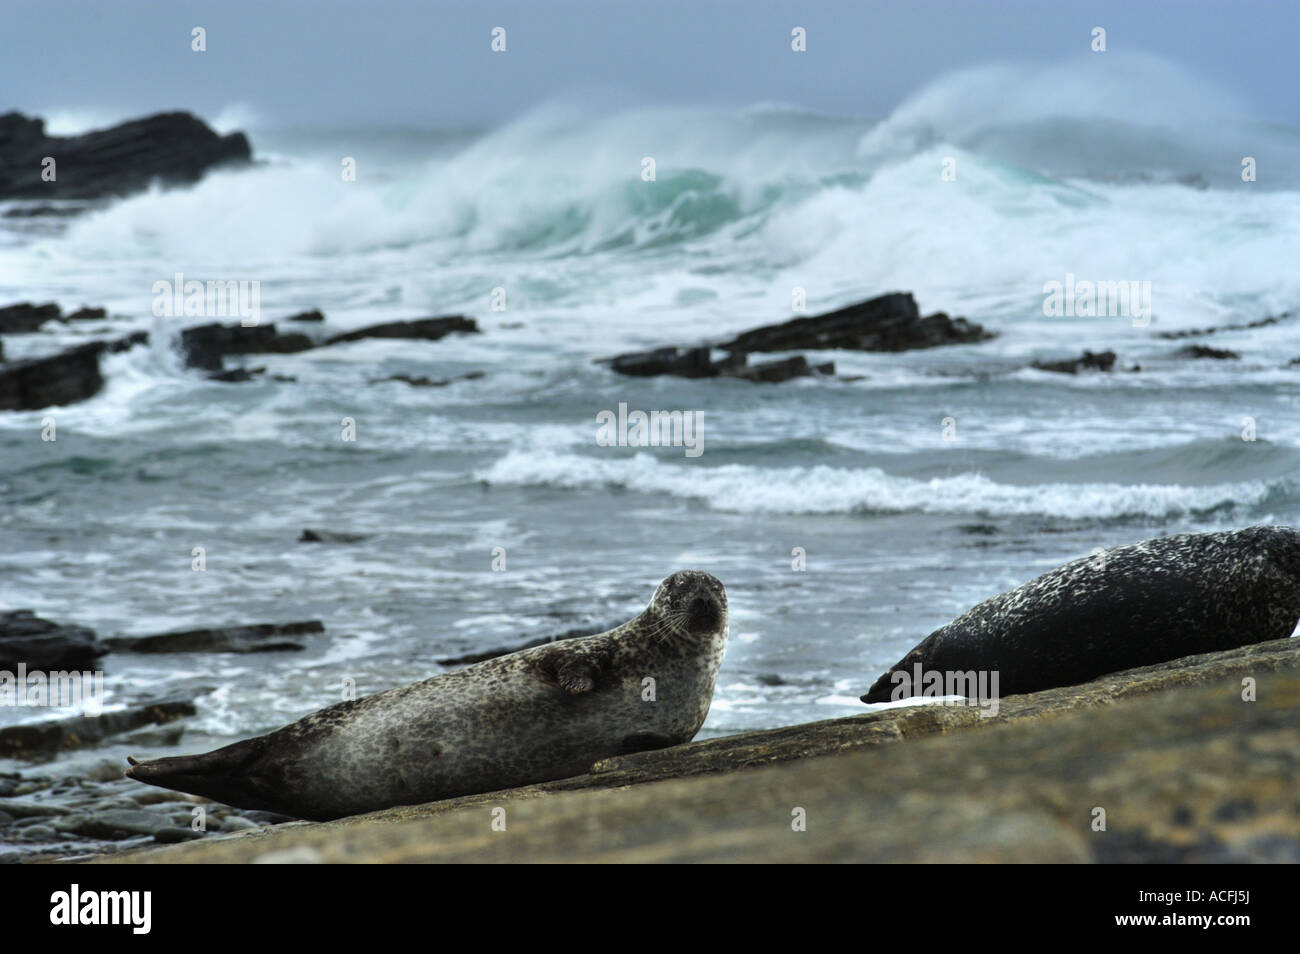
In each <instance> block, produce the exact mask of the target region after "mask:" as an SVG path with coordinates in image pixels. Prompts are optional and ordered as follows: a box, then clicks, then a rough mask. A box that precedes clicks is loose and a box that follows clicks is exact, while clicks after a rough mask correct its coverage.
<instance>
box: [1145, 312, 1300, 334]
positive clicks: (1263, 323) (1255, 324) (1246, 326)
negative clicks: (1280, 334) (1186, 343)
mask: <svg viewBox="0 0 1300 954" xmlns="http://www.w3.org/2000/svg"><path fill="white" fill-rule="evenodd" d="M1293 314H1294V312H1290V311H1284V312H1282V314H1280V315H1270V316H1269V317H1267V318H1260V319H1258V320H1256V321H1248V322H1245V323H1243V324H1236V325H1217V326H1215V327H1213V328H1186V329H1183V330H1182V331H1162V332H1160V337H1161V338H1167V339H1172V340H1177V339H1179V338H1198V337H1200V336H1201V335H1213V334H1217V333H1218V332H1220V331H1248V330H1250V329H1252V328H1267V327H1268V326H1269V325H1276V324H1277V323H1278V322H1280V321H1283V320H1285V319H1287V318H1290V317H1292V315H1293Z"/></svg>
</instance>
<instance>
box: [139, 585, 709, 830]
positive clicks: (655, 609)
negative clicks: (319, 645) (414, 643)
mask: <svg viewBox="0 0 1300 954" xmlns="http://www.w3.org/2000/svg"><path fill="white" fill-rule="evenodd" d="M726 639H727V595H726V591H725V590H724V589H723V586H722V583H720V582H719V581H718V580H717V579H716V578H715V577H713V576H711V575H710V574H708V573H704V572H701V571H698V570H683V571H679V572H677V573H674V574H672V575H671V576H669V577H668V578H667V579H666V580H664V581H663V583H661V584H660V585H659V587H658V589H657V590H656V591H655V594H654V598H653V599H652V600H651V601H650V604H649V606H647V607H646V609H645V610H644V611H643V612H642V613H641V615H639V616H637V617H636V618H635V619H633V620H631V621H629V622H627V623H624V624H623V625H621V626H618V627H616V628H614V629H612V630H610V631H609V632H606V633H600V634H598V635H596V636H588V637H585V638H581V639H567V640H562V641H559V642H554V643H548V644H546V645H544V646H538V647H535V648H533V649H526V650H523V651H521V652H516V653H511V654H509V655H506V656H499V657H497V658H495V659H489V660H487V661H485V662H481V663H477V664H476V665H473V666H469V667H467V668H465V669H461V670H459V671H457V672H451V673H445V674H442V675H438V676H434V677H433V678H432V679H426V680H425V681H424V682H419V683H414V684H412V685H408V686H402V687H399V688H396V689H390V690H388V691H386V692H380V693H378V694H376V695H373V696H368V697H366V698H364V699H357V700H352V701H348V702H343V703H339V704H337V705H333V706H330V707H329V708H327V709H322V710H320V711H319V712H316V713H313V714H312V715H309V716H306V717H304V718H302V719H299V720H298V721H297V722H294V723H292V724H291V725H287V726H285V727H284V728H281V729H277V730H276V731H274V732H271V733H269V734H267V735H263V736H259V737H257V738H253V739H247V740H245V741H242V742H236V743H234V744H233V745H227V746H225V747H224V748H220V749H216V750H215V751H212V752H207V753H205V754H203V755H193V756H181V757H177V758H162V759H156V760H152V761H136V760H135V759H130V760H129V761H130V762H131V767H130V768H129V769H128V770H127V773H126V774H127V776H128V777H129V778H133V779H136V780H137V781H141V782H147V783H148V784H150V785H158V786H161V787H163V788H171V789H176V790H177V791H182V792H191V793H193V794H195V795H203V796H206V797H208V798H211V799H215V800H216V801H220V802H225V803H226V804H229V805H234V806H237V807H239V808H251V809H261V810H266V811H273V812H279V813H281V814H284V815H292V816H294V817H297V818H307V819H312V820H327V819H331V818H339V817H342V816H344V815H355V814H358V813H361V812H369V811H374V810H376V809H380V808H388V807H391V806H394V805H411V804H419V803H422V802H429V801H435V800H437V799H443V798H452V797H454V796H457V795H468V794H472V793H477V792H491V791H496V790H499V789H504V788H512V787H515V786H519V785H527V784H531V783H534V782H545V781H550V780H553V779H559V778H567V777H569V776H572V775H578V774H580V773H582V772H585V771H587V769H588V768H590V767H591V765H592V763H593V762H596V761H597V760H599V759H602V758H608V757H610V756H613V755H620V754H625V753H629V752H637V751H642V750H646V749H655V748H663V747H665V746H669V745H677V744H679V743H682V742H688V741H690V740H691V739H692V738H693V737H694V736H695V733H696V732H698V731H699V728H700V726H701V725H702V724H703V723H704V718H705V716H706V715H708V712H709V703H710V702H711V700H712V698H713V684H714V680H715V678H716V677H717V674H718V667H719V666H720V665H721V663H722V655H723V652H724V650H725V648H726Z"/></svg>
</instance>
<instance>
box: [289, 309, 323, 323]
mask: <svg viewBox="0 0 1300 954" xmlns="http://www.w3.org/2000/svg"><path fill="white" fill-rule="evenodd" d="M324 320H325V316H324V315H323V314H321V312H320V309H319V308H313V309H312V310H311V311H304V312H300V313H299V314H296V315H291V316H290V317H288V318H286V319H285V321H324Z"/></svg>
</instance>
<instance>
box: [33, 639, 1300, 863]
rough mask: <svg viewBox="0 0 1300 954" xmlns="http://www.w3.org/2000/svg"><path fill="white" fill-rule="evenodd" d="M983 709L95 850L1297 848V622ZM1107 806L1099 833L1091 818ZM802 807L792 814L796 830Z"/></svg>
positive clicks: (1112, 852) (791, 731) (1049, 854)
mask: <svg viewBox="0 0 1300 954" xmlns="http://www.w3.org/2000/svg"><path fill="white" fill-rule="evenodd" d="M1245 680H1251V682H1250V686H1251V687H1252V689H1253V692H1254V695H1253V699H1254V700H1255V701H1246V699H1244V698H1243V692H1244V687H1245V685H1246V683H1245V682H1244V681H1245ZM980 711H981V710H979V709H978V708H976V707H970V706H954V707H949V706H940V705H921V706H910V707H903V708H893V709H887V710H881V711H876V712H872V713H868V714H864V715H861V716H853V717H849V718H844V719H833V720H829V721H826V722H817V723H812V724H808V725H797V726H789V727H786V728H781V729H774V730H771V731H768V732H753V733H746V734H744V735H738V736H732V737H729V738H722V739H712V740H709V741H706V742H697V743H691V744H688V745H682V746H676V747H673V748H669V749H662V750H658V751H654V752H641V753H637V754H635V755H630V756H625V757H621V758H616V759H608V760H605V761H602V762H599V763H597V764H596V765H595V766H593V768H592V771H591V772H589V773H588V774H586V775H581V776H577V777H575V778H571V779H565V780H562V781H559V782H550V783H547V784H545V785H535V786H529V787H526V788H521V789H514V790H510V791H507V792H496V793H489V794H484V795H474V796H468V797H465V798H457V799H449V800H447V801H443V802H435V803H431V804H428V805H417V806H409V807H403V808H395V809H389V810H386V811H382V812H376V813H373V814H370V815H362V816H357V817H354V818H348V819H343V820H340V821H337V822H330V823H325V824H306V823H303V824H300V825H295V826H291V827H283V828H276V829H272V830H269V831H264V832H261V833H259V834H253V835H247V836H241V837H240V838H238V839H235V840H208V841H206V842H203V843H195V844H186V845H178V846H175V847H172V848H166V849H159V850H152V851H139V852H130V853H126V854H118V855H114V856H112V857H109V858H104V859H100V860H104V861H128V862H135V863H157V862H161V863H183V862H193V863H220V862H249V861H257V860H260V859H264V860H276V856H282V855H283V856H286V857H287V855H288V854H295V856H303V857H306V856H308V855H310V856H311V857H312V858H313V859H314V860H321V861H326V862H334V861H340V862H349V861H364V862H403V861H514V862H518V861H575V860H583V861H904V862H911V861H923V862H942V861H953V862H989V861H1015V862H1106V861H1124V862H1149V861H1197V862H1199V861H1233V862H1240V861H1286V860H1296V859H1297V858H1300V815H1298V814H1297V813H1296V794H1295V793H1296V792H1297V791H1300V641H1297V640H1289V639H1285V640H1275V641H1273V642H1270V643H1259V644H1255V645H1252V646H1248V647H1243V648H1241V649H1237V650H1230V651H1228V652H1222V653H1211V654H1207V655H1203V656H1194V657H1188V658H1187V659H1183V660H1176V661H1173V662H1169V663H1162V664H1160V665H1157V666H1149V667H1145V668H1143V669H1135V670H1130V671H1128V672H1123V673H1117V674H1115V675H1112V676H1108V677H1105V678H1103V679H1098V680H1096V681H1094V682H1091V683H1087V684H1085V685H1082V686H1073V687H1069V688H1063V689H1052V690H1047V691H1045V692H1039V693H1032V694H1028V695H1023V696H1014V697H1008V698H1006V699H1003V700H1001V705H1000V709H999V711H998V713H997V714H996V715H995V716H992V717H990V718H982V717H981V715H980ZM493 808H504V809H505V812H506V818H507V819H508V825H507V829H506V831H505V832H493V831H492V828H491V823H492V813H491V809H493ZM1099 808H1100V809H1102V810H1103V811H1104V813H1105V830H1094V820H1095V819H1096V818H1097V817H1098V815H1097V811H1096V810H1097V809H1099ZM795 813H801V814H802V815H803V816H804V817H805V818H806V820H807V825H806V830H804V831H794V830H792V826H791V821H792V818H793V817H795ZM245 814H247V813H245ZM38 821H39V820H38Z"/></svg>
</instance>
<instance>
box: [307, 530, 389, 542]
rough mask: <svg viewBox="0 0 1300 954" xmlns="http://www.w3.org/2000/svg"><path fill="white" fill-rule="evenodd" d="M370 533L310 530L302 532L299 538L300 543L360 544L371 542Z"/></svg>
mask: <svg viewBox="0 0 1300 954" xmlns="http://www.w3.org/2000/svg"><path fill="white" fill-rule="evenodd" d="M370 536H371V535H370V534H368V533H339V532H337V531H334V530H312V529H310V528H308V529H306V530H304V531H303V532H302V536H300V537H299V538H298V542H299V543H360V542H361V541H362V540H369V539H370Z"/></svg>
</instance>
